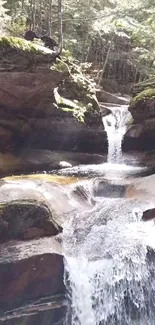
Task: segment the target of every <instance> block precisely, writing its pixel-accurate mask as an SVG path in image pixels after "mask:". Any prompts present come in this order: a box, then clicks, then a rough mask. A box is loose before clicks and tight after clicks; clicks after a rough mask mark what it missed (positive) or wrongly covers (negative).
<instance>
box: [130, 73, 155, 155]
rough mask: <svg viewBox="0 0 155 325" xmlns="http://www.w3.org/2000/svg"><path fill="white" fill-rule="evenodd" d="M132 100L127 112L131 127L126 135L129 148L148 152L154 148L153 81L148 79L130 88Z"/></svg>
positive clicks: (154, 92)
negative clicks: (130, 117) (131, 123)
mask: <svg viewBox="0 0 155 325" xmlns="http://www.w3.org/2000/svg"><path fill="white" fill-rule="evenodd" d="M132 95H133V98H132V100H131V102H130V106H129V111H130V112H131V114H132V117H133V120H134V122H133V126H132V128H131V129H130V130H129V131H128V132H127V134H126V143H128V142H131V148H132V146H133V148H134V149H141V150H148V149H154V148H155V79H154V78H153V79H149V80H146V81H144V82H142V83H139V84H137V85H135V86H134V87H133V88H132Z"/></svg>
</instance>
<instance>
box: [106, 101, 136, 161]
mask: <svg viewBox="0 0 155 325" xmlns="http://www.w3.org/2000/svg"><path fill="white" fill-rule="evenodd" d="M130 120H131V114H130V112H129V111H128V106H127V105H122V106H118V107H112V108H111V114H109V115H106V116H105V117H103V118H102V121H103V124H104V128H105V131H106V132H107V138H108V163H120V162H121V157H122V140H123V137H124V135H125V133H126V131H127V125H128V123H129V121H130Z"/></svg>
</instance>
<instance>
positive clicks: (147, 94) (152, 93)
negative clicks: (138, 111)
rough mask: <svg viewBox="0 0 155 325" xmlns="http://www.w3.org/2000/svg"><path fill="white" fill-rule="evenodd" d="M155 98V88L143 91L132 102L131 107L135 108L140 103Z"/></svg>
mask: <svg viewBox="0 0 155 325" xmlns="http://www.w3.org/2000/svg"><path fill="white" fill-rule="evenodd" d="M153 98H155V88H149V89H146V90H143V91H141V92H140V93H139V94H138V95H137V96H135V97H134V98H133V99H132V100H131V105H130V106H131V107H134V106H135V105H136V104H137V103H138V102H144V101H145V100H147V99H153Z"/></svg>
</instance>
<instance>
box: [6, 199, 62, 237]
mask: <svg viewBox="0 0 155 325" xmlns="http://www.w3.org/2000/svg"><path fill="white" fill-rule="evenodd" d="M59 231H61V228H60V227H59V226H58V225H57V224H56V223H55V221H54V220H52V213H51V211H50V209H49V207H48V206H47V205H46V204H44V203H41V202H35V201H34V200H33V199H32V200H27V201H26V200H20V201H16V200H13V201H10V202H8V203H1V204H0V242H3V241H8V240H10V239H32V238H38V237H43V236H48V235H51V236H53V235H56V234H58V232H59Z"/></svg>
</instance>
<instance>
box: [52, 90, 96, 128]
mask: <svg viewBox="0 0 155 325" xmlns="http://www.w3.org/2000/svg"><path fill="white" fill-rule="evenodd" d="M54 97H55V101H56V104H57V108H60V109H62V110H63V111H65V112H71V113H72V114H73V115H74V116H75V117H76V118H77V119H78V120H79V121H81V122H84V117H85V113H86V111H87V109H88V107H89V108H90V106H91V103H88V104H87V105H86V104H84V103H83V102H81V101H78V100H76V99H75V100H74V99H73V100H71V99H66V98H64V97H62V96H60V95H59V93H58V88H55V89H54ZM87 106H88V107H87Z"/></svg>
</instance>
